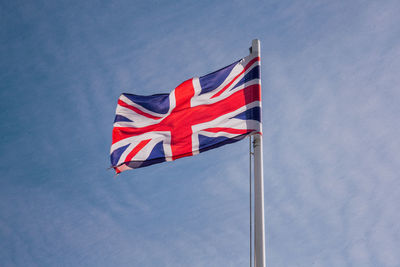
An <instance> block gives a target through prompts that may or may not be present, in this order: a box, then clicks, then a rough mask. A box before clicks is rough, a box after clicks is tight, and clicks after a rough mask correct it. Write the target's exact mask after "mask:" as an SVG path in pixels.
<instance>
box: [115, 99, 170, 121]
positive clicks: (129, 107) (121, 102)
mask: <svg viewBox="0 0 400 267" xmlns="http://www.w3.org/2000/svg"><path fill="white" fill-rule="evenodd" d="M118 105H120V106H122V107H124V108H128V109H130V110H132V111H134V112H136V113H137V114H140V115H142V116H145V117H147V118H150V119H153V120H158V119H160V118H162V117H156V116H153V115H150V114H148V113H145V112H143V111H141V110H140V109H138V108H135V107H134V106H131V105H129V104H127V103H125V102H124V101H122V100H121V99H118Z"/></svg>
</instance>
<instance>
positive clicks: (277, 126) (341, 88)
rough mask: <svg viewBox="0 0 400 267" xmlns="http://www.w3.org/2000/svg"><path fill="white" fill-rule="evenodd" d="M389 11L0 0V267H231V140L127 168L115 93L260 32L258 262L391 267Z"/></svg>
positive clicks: (397, 32) (168, 79)
mask: <svg viewBox="0 0 400 267" xmlns="http://www.w3.org/2000/svg"><path fill="white" fill-rule="evenodd" d="M399 13H400V4H399V3H398V2H397V1H379V2H378V1H376V2H375V1H296V2H293V1H263V2H262V1H201V2H200V1H174V2H171V1H112V2H103V1H2V2H1V3H0V25H1V27H0V58H1V60H0V88H1V90H0V99H1V100H2V101H1V103H0V105H1V106H0V107H1V113H0V127H1V142H0V156H1V160H0V175H1V179H0V263H1V265H2V266H246V265H248V260H249V257H248V251H249V244H248V229H249V221H248V142H247V140H244V141H241V142H238V143H235V144H232V145H228V146H225V147H221V148H219V149H217V150H213V151H209V152H206V153H203V154H200V155H197V156H195V157H191V158H183V159H179V160H177V161H175V162H168V163H162V164H158V165H154V166H151V167H148V168H143V169H137V170H133V171H128V172H125V173H122V174H121V175H119V176H118V177H117V178H116V179H115V178H114V174H113V172H112V171H111V170H107V168H108V167H109V165H110V163H109V147H110V144H111V130H112V123H113V118H114V112H115V107H116V102H117V98H118V96H119V94H120V93H122V92H128V93H135V94H144V95H148V94H155V93H168V92H170V91H171V90H172V89H173V88H175V87H176V86H177V85H178V84H180V83H181V82H182V81H184V80H186V79H188V78H190V77H192V76H199V75H204V74H206V73H209V72H211V71H214V70H216V69H219V68H221V67H223V66H226V65H228V64H230V63H232V62H234V61H236V60H237V59H239V58H241V57H244V56H246V55H247V54H248V47H249V46H250V44H251V40H252V39H254V38H258V39H260V40H261V47H262V49H261V53H262V84H263V119H264V171H265V211H266V243H267V248H266V260H267V265H268V266H399V265H400V255H399V253H398V248H399V247H400V224H399V221H400V215H399V213H398V206H399V204H398V203H400V194H399V191H400V179H399V178H400V177H399V173H400V155H399V154H400V141H399V140H400V139H399V136H400V125H399V115H400V106H399V99H400V90H399V84H400V75H399V72H400V61H399V58H400V27H399V25H400V17H399V16H398V14H399Z"/></svg>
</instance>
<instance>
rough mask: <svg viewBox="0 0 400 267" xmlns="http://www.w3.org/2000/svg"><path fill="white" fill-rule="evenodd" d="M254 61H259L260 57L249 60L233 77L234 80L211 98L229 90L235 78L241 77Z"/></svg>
mask: <svg viewBox="0 0 400 267" xmlns="http://www.w3.org/2000/svg"><path fill="white" fill-rule="evenodd" d="M256 61H260V57H255V58H253V59H252V60H250V62H249V63H248V64H247V65H246V67H245V68H244V69H243V70H242V71H241V72H240V73H239V74H238V75H236V76H235V78H233V79H232V81H230V82H229V83H228V84H227V85H225V87H224V88H222V90H220V91H219V92H217V93H216V94H215V95H213V96H212V97H211V98H215V97H218V96H220V95H221V94H222V93H223V92H225V90H226V89H228V88H229V86H231V85H232V83H234V82H235V81H236V80H237V78H239V76H240V75H242V74H243V73H244V72H245V71H246V70H248V69H249V68H250V66H251V65H253V63H254V62H256Z"/></svg>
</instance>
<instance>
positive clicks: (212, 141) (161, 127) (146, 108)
mask: <svg viewBox="0 0 400 267" xmlns="http://www.w3.org/2000/svg"><path fill="white" fill-rule="evenodd" d="M261 129H262V127H261V86H260V58H259V57H257V56H254V55H249V56H247V57H245V58H243V59H241V60H239V61H237V62H235V63H233V64H231V65H229V66H227V67H225V68H222V69H220V70H218V71H215V72H213V73H210V74H207V75H205V76H202V77H194V78H192V79H189V80H187V81H184V82H183V83H182V84H180V85H179V86H178V87H176V88H175V89H174V90H173V91H172V92H171V93H169V94H156V95H150V96H141V95H134V94H126V93H124V94H121V96H120V97H119V99H118V105H117V110H116V116H115V120H114V128H113V132H112V145H111V151H110V154H111V165H112V167H113V168H114V169H115V170H116V172H117V173H120V172H121V171H125V170H129V169H135V168H140V167H145V166H149V165H152V164H155V163H160V162H164V161H171V160H175V159H178V158H181V157H187V156H192V155H196V154H198V153H201V152H204V151H207V150H209V149H213V148H216V147H219V146H222V145H225V144H229V143H233V142H236V141H239V140H241V139H243V138H244V137H246V136H248V135H250V134H254V133H259V134H261Z"/></svg>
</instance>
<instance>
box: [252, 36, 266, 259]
mask: <svg viewBox="0 0 400 267" xmlns="http://www.w3.org/2000/svg"><path fill="white" fill-rule="evenodd" d="M251 53H252V54H253V55H255V56H258V57H260V41H259V40H257V39H255V40H253V42H252V46H251ZM260 79H261V77H260ZM253 153H254V266H255V267H265V228H264V171H263V141H262V135H261V134H256V135H254V138H253Z"/></svg>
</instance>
